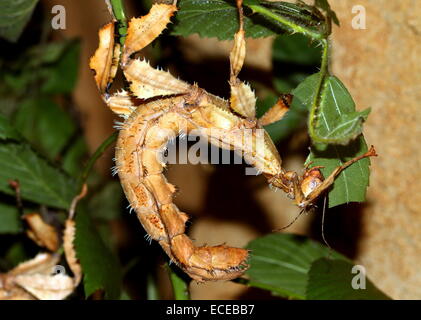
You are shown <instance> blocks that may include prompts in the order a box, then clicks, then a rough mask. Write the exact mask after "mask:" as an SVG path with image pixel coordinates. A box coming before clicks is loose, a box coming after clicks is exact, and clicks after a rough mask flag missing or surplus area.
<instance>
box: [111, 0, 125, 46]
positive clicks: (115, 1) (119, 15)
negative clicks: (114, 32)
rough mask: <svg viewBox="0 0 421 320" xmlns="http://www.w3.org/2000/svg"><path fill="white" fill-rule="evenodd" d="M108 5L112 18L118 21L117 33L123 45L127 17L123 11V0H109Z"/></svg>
mask: <svg viewBox="0 0 421 320" xmlns="http://www.w3.org/2000/svg"><path fill="white" fill-rule="evenodd" d="M109 3H110V5H111V8H112V12H113V15H114V18H115V19H116V20H117V23H118V34H119V35H120V44H121V45H123V44H124V41H125V40H126V35H127V19H126V14H125V13H124V5H123V0H110V2H109Z"/></svg>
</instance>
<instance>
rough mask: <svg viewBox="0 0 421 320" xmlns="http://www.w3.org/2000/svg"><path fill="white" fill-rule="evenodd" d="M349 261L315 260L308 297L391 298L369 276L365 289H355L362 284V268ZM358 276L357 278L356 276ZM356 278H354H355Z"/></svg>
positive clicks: (319, 298)
mask: <svg viewBox="0 0 421 320" xmlns="http://www.w3.org/2000/svg"><path fill="white" fill-rule="evenodd" d="M353 267H354V265H353V264H352V263H350V262H348V261H344V260H335V259H326V258H321V259H318V260H316V261H314V262H313V263H312V265H311V269H310V271H309V280H308V285H307V299H312V300H390V298H389V297H388V296H386V295H385V294H384V293H383V292H381V291H380V290H379V289H378V288H377V287H376V286H375V285H374V284H373V283H372V282H371V281H370V280H369V279H368V278H366V279H365V289H354V288H353V286H352V284H353V281H354V286H355V284H357V285H361V284H362V283H361V282H360V281H361V279H360V277H361V276H364V275H363V274H361V273H360V272H361V271H360V270H357V269H356V270H355V271H354V272H355V273H353V272H352V269H353ZM354 277H357V278H354ZM353 279H354V280H353Z"/></svg>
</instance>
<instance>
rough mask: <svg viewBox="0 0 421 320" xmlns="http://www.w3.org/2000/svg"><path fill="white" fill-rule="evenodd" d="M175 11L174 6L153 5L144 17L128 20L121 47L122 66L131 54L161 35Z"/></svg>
mask: <svg viewBox="0 0 421 320" xmlns="http://www.w3.org/2000/svg"><path fill="white" fill-rule="evenodd" d="M176 11H177V7H176V6H175V5H169V4H163V3H161V4H154V5H153V6H152V8H151V10H150V11H149V13H148V14H147V15H146V16H143V17H140V18H132V19H131V20H130V22H129V27H128V29H127V37H126V41H125V43H124V47H123V56H122V62H123V65H126V64H127V62H128V61H129V58H130V56H131V55H132V54H133V53H135V52H138V51H140V50H142V49H143V48H144V47H146V46H147V45H148V44H150V43H151V42H152V41H153V40H154V39H156V38H157V37H158V36H159V35H160V34H161V32H162V31H163V30H164V29H165V28H166V26H167V24H168V23H169V22H170V19H171V17H172V15H173V14H174V13H175V12H176Z"/></svg>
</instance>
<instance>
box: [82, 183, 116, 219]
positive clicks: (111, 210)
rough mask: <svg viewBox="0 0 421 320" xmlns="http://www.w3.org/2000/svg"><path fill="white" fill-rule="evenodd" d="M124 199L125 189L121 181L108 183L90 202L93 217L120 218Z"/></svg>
mask: <svg viewBox="0 0 421 320" xmlns="http://www.w3.org/2000/svg"><path fill="white" fill-rule="evenodd" d="M122 201H123V191H122V189H121V185H120V183H119V182H117V181H111V182H109V183H107V184H106V185H105V186H104V187H103V188H102V189H101V190H100V191H99V192H98V193H96V194H95V195H94V196H93V197H92V199H91V201H90V202H89V207H90V211H91V216H92V218H94V219H102V220H113V219H117V218H119V217H120V216H121V204H122Z"/></svg>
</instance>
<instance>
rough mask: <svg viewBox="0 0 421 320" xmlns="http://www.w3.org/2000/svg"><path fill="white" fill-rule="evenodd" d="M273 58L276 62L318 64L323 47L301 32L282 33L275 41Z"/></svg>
mask: <svg viewBox="0 0 421 320" xmlns="http://www.w3.org/2000/svg"><path fill="white" fill-rule="evenodd" d="M272 59H273V61H274V62H275V63H279V62H282V63H295V64H299V65H306V66H308V65H310V66H311V65H318V64H319V63H320V59H321V48H320V47H318V46H316V45H315V43H311V42H310V40H309V39H308V38H307V37H305V36H303V35H301V34H294V35H280V36H277V37H276V39H275V41H274V42H273V50H272Z"/></svg>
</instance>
